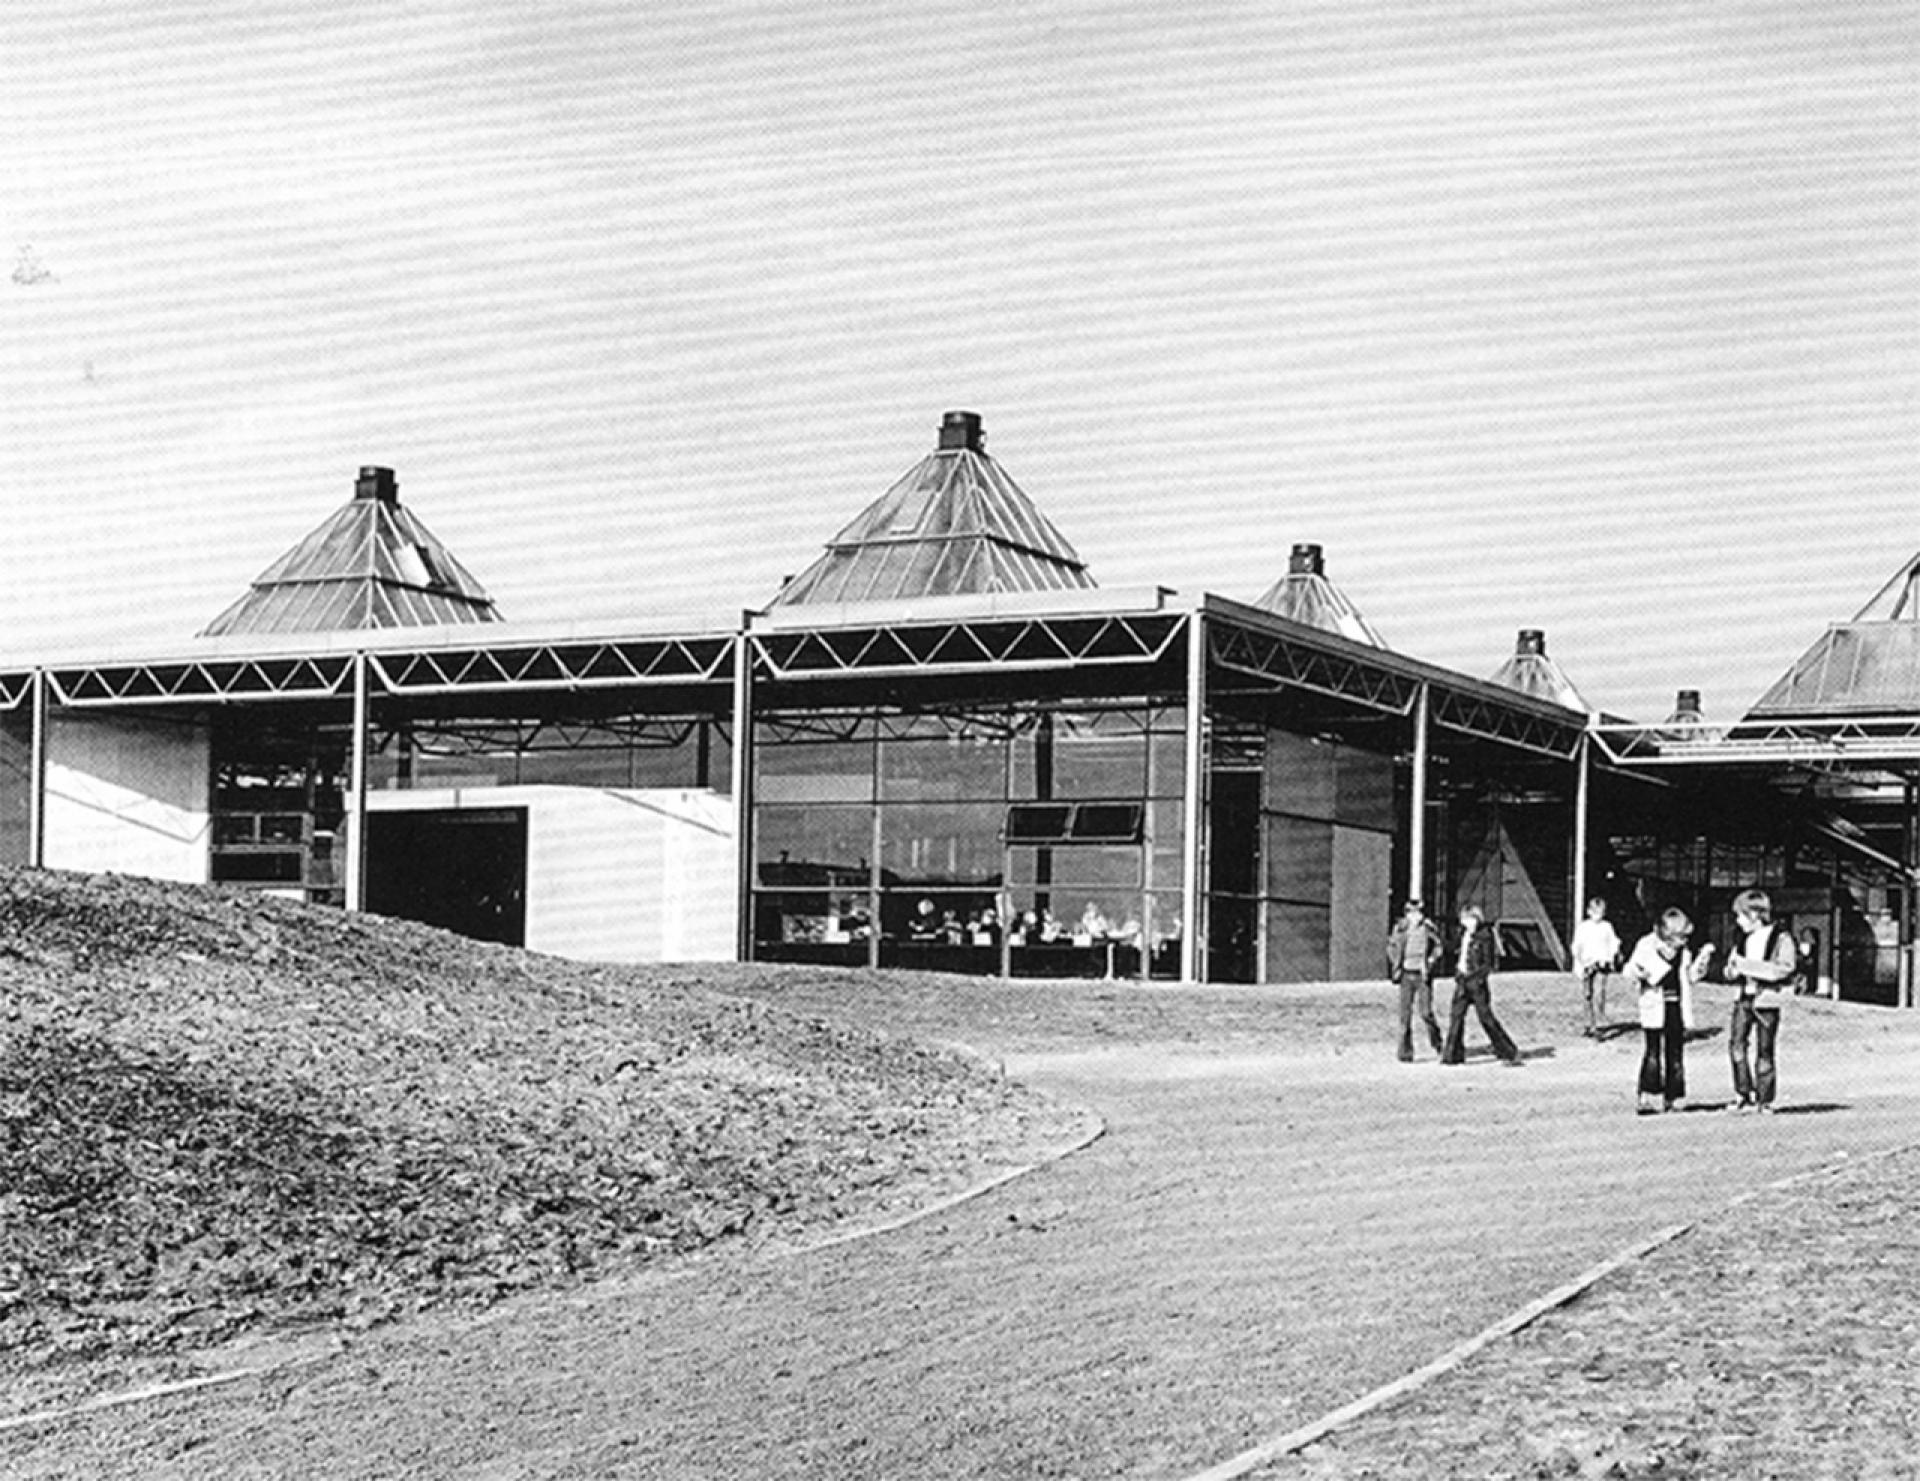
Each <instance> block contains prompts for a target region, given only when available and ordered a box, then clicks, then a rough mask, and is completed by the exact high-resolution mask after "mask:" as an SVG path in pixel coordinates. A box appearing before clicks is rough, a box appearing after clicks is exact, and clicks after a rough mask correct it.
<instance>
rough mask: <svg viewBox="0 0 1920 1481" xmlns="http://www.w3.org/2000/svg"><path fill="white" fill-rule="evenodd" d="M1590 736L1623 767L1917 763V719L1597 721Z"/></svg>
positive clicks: (1838, 768)
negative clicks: (1726, 722) (1713, 722)
mask: <svg viewBox="0 0 1920 1481" xmlns="http://www.w3.org/2000/svg"><path fill="white" fill-rule="evenodd" d="M1593 735H1594V739H1595V741H1596V742H1597V743H1598V744H1599V746H1600V748H1601V749H1602V750H1603V751H1604V752H1605V753H1606V755H1607V757H1608V759H1609V760H1611V761H1613V762H1615V763H1616V764H1618V765H1621V766H1646V767H1654V766H1734V765H1749V766H1752V765H1761V766H1764V765H1775V766H1780V765H1786V766H1794V767H1800V768H1804V769H1806V770H1813V771H1835V772H1844V771H1851V770H1872V769H1875V768H1878V767H1893V768H1896V769H1901V770H1910V769H1912V768H1913V767H1914V766H1915V765H1916V764H1917V763H1920V714H1904V715H1902V714H1892V715H1856V716H1832V717H1827V718H1824V719H1802V718H1795V719H1792V720H1784V719H1783V720H1740V721H1736V722H1735V723H1733V724H1731V725H1707V724H1675V723H1673V722H1667V723H1665V724H1660V725H1627V724H1623V723H1620V722H1602V723H1601V724H1598V725H1596V726H1595V727H1594V730H1593Z"/></svg>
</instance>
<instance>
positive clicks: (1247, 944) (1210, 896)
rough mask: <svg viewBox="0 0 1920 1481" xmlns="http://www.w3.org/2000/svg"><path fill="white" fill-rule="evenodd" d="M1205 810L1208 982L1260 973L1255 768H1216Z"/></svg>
mask: <svg viewBox="0 0 1920 1481" xmlns="http://www.w3.org/2000/svg"><path fill="white" fill-rule="evenodd" d="M1209 791H1210V794H1211V795H1210V798H1209V803H1208V809H1207V981H1209V982H1253V981H1255V980H1256V979H1257V978H1258V977H1259V975H1260V928H1259V919H1258V915H1259V906H1260V902H1259V899H1258V896H1259V893H1260V773H1259V772H1257V771H1216V772H1215V773H1214V774H1213V776H1212V777H1211V778H1210V786H1209Z"/></svg>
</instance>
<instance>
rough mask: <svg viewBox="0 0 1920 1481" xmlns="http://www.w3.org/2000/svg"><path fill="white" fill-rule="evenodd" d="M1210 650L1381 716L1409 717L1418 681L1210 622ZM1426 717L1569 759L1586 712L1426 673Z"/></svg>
mask: <svg viewBox="0 0 1920 1481" xmlns="http://www.w3.org/2000/svg"><path fill="white" fill-rule="evenodd" d="M1207 645H1208V651H1209V653H1210V655H1211V658H1212V661H1213V663H1214V664H1216V665H1217V666H1218V667H1220V668H1222V669H1224V670H1227V671H1228V672H1230V673H1234V674H1239V675H1243V676H1246V677H1249V678H1254V679H1259V680H1262V681H1265V682H1267V683H1270V684H1280V685H1285V686H1287V687H1290V688H1295V689H1304V690H1307V691H1309V692H1311V693H1314V694H1319V695H1324V696H1327V697H1329V698H1332V699H1338V700H1342V701H1345V702H1346V703H1349V704H1354V705H1359V706H1362V707H1364V708H1366V709H1371V710H1374V711H1377V712H1379V713H1381V714H1387V715H1400V716H1411V714H1412V712H1413V707H1414V704H1415V701H1416V700H1417V699H1418V697H1419V692H1420V685H1421V683H1422V682H1423V681H1422V679H1421V678H1420V676H1419V675H1417V674H1414V673H1410V672H1407V671H1405V670H1402V669H1397V668H1394V667H1392V666H1390V665H1389V664H1387V663H1385V662H1382V661H1381V659H1380V656H1379V655H1378V654H1372V655H1368V654H1366V653H1363V652H1361V651H1359V650H1358V649H1356V650H1355V651H1353V652H1347V651H1345V650H1344V649H1341V648H1334V647H1330V646H1327V645H1325V644H1322V643H1314V642H1306V641H1302V640H1300V639H1297V638H1294V637H1292V636H1290V635H1288V634H1285V633H1279V632H1273V631H1269V630H1266V629H1256V628H1252V627H1247V626H1242V625H1240V624H1237V623H1227V622H1222V621H1219V620H1217V619H1216V620H1214V621H1212V622H1210V623H1209V624H1208V644H1207ZM1424 682H1426V683H1427V685H1428V689H1429V693H1430V700H1429V709H1428V715H1429V717H1430V719H1431V721H1432V723H1433V724H1434V725H1435V726H1436V727H1437V728H1441V729H1446V730H1451V731H1455V732H1457V733H1459V734H1461V735H1467V736H1471V737H1473V738H1474V739H1476V740H1490V741H1497V742H1499V743H1501V744H1503V745H1508V746H1513V747H1516V748H1518V749H1520V750H1525V751H1532V752H1536V753H1538V754H1540V755H1544V756H1551V757H1554V758H1556V759H1561V760H1564V759H1568V758H1570V757H1571V756H1572V755H1573V754H1574V751H1575V749H1576V748H1577V747H1578V745H1579V742H1580V736H1581V734H1582V732H1583V730H1584V728H1585V725H1584V717H1578V716H1575V715H1574V714H1573V713H1572V712H1564V713H1555V712H1554V709H1553V708H1551V707H1548V706H1546V705H1542V704H1534V703H1531V702H1528V701H1527V700H1525V698H1524V697H1523V696H1513V697H1512V698H1511V699H1509V698H1508V697H1506V696H1503V695H1495V694H1489V693H1479V692H1476V691H1473V690H1469V689H1466V688H1459V687H1454V686H1450V685H1447V684H1445V683H1442V682H1440V681H1437V680H1434V679H1427V680H1425V681H1424Z"/></svg>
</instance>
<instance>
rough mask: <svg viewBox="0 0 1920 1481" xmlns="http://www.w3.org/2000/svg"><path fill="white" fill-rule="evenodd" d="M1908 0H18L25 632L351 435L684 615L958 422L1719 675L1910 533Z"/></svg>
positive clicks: (1579, 642) (164, 567) (1161, 555)
mask: <svg viewBox="0 0 1920 1481" xmlns="http://www.w3.org/2000/svg"><path fill="white" fill-rule="evenodd" d="M1917 83H1920V10H1917V9H1916V8H1915V7H1914V6H1912V5H1911V4H1910V3H1906V0H1899V3H1892V0H1889V3H1882V0H1844V3H1826V4H1823V3H1818V0H1790V3H1774V0H1766V3H1742V0H1707V3H1697V0H1650V3H1639V0H1592V3H1584V0H1582V3H1576V0H1568V3H1539V0H1532V3H1529V0H1512V3H1507V4H1492V3H1463V0H1438V3H1431V4H1417V3H1412V0H1408V3H1398V4H1369V3H1365V0H1325V3H1320V0H1295V3H1288V4H1284V5H1282V4H1272V3H1261V4H1221V3H1207V0H1196V3H1189V4H1185V5H1182V6H1179V7H1172V6H1166V5H1162V4H1157V3H1156V4H1112V5H1097V4H1060V3H1048V0H1025V3H1018V4H1015V3H1002V0H979V3H975V4H972V5H970V6H968V7H965V8H964V9H955V10H953V11H951V12H947V13H942V11H941V10H940V9H938V8H935V7H929V6H925V5H916V4H907V3H893V0H871V3H851V4H830V3H825V0H814V3H804V4H801V3H758V0H741V3H734V4H721V3H711V4H698V3H672V0H664V3H662V0H649V3H647V4H645V5H640V4H632V3H627V0H620V3H571V4H557V5H554V6H537V7H536V6H527V5H525V4H524V3H522V0H472V3H467V4H455V3H449V0H398V3H396V0H381V3H377V4H371V3H369V4H359V3H352V0H341V3H336V4H330V5H328V6H325V7H320V6H314V5H312V4H310V3H309V0H247V3H232V4H228V3H221V0H208V3H203V4H175V3H168V0H149V3H146V4H142V5H137V6H136V5H130V4H129V5H117V6H101V5H98V4H96V3H91V0H87V3H80V0H73V3H62V0H12V3H10V4H9V5H7V6H6V7H4V8H0V274H5V276H0V458H4V461H3V462H0V501H4V508H5V511H6V516H7V517H6V528H5V533H4V535H3V536H0V539H3V540H4V542H5V544H4V551H5V557H4V563H3V566H0V654H4V655H6V656H7V657H9V658H12V659H21V660H33V659H36V658H42V657H46V656H48V655H49V654H51V653H54V652H60V653H69V652H74V653H80V654H83V655H85V656H88V657H91V658H101V659H104V658H108V657H118V656H124V655H128V654H138V655H142V656H160V655H176V654H179V653H183V652H190V651H191V650H192V648H193V634H194V633H195V632H197V631H198V629H199V628H200V627H201V626H203V625H204V624H205V623H206V622H207V621H209V620H210V619H211V618H212V617H213V616H214V615H215V614H216V613H218V612H219V611H220V610H221V609H222V608H224V607H225V606H226V605H227V604H228V603H229V602H231V601H232V600H233V599H234V598H235V597H237V596H239V595H240V594H241V593H242V592H243V591H244V590H245V588H246V585H247V583H248V582H249V581H250V580H251V579H252V578H253V577H254V576H255V575H257V574H258V573H259V572H260V571H261V570H262V569H264V568H265V567H266V566H267V565H268V564H269V563H271V562H272V561H273V560H274V559H275V558H276V557H278V556H279V555H280V554H281V553H282V552H283V551H285V550H286V549H287V548H288V547H290V546H291V545H293V544H294V543H295V542H296V541H298V540H299V539H300V538H301V537H302V536H303V535H304V534H306V533H307V532H308V531H309V530H311V529H312V528H313V527H314V526H315V525H317V524H319V523H320V522H321V521H322V520H323V519H324V518H325V517H326V516H327V515H328V514H330V513H331V512H332V511H333V510H334V509H335V508H337V507H338V506H339V505H340V504H342V503H344V502H345V501H346V500H347V499H348V498H349V497H350V496H351V493H352V486H353V478H354V474H355V471H356V470H357V468H358V467H360V466H361V465H363V464H379V465H385V466H389V467H393V468H395V469H397V470H398V476H399V485H400V497H401V499H402V501H403V502H404V503H406V504H407V505H408V506H409V507H410V508H412V509H413V510H414V512H415V513H416V514H418V515H419V516H420V517H421V518H422V519H423V520H425V522H426V523H427V525H428V527H429V528H431V529H432V530H433V531H434V532H435V533H436V534H437V535H438V536H439V537H440V538H441V539H442V540H443V541H444V542H445V543H446V544H447V545H448V546H449V547H450V548H451V549H452V550H453V551H454V552H455V554H456V555H458V556H459V558H460V559H461V561H462V562H463V563H464V564H465V565H466V566H467V567H468V568H469V569H470V570H471V571H473V572H474V574H475V575H476V576H477V577H478V578H479V579H480V581H481V582H482V583H483V584H484V585H485V586H486V587H487V588H488V589H489V591H490V592H491V593H492V595H493V596H494V598H495V599H496V601H497V602H498V604H499V607H500V610H501V611H502V613H503V615H505V616H506V617H508V618H509V619H511V620H514V621H521V622H527V623H533V624H540V625H560V624H566V623H581V624H587V625H606V626H616V627H617V626H619V625H621V624H632V625H634V626H636V627H657V626H660V625H669V626H679V627H683V628H688V629H690V630H702V629H705V628H708V627H713V626H727V625H731V624H732V623H734V622H736V621H737V620H738V618H739V615H740V613H741V611H742V610H743V609H746V608H754V607H759V606H761V605H764V604H765V602H766V601H767V600H768V599H769V598H770V597H771V596H772V594H773V593H774V591H775V590H776V589H777V588H778V586H779V584H780V582H781V580H782V579H783V578H784V577H785V576H787V575H788V574H791V573H793V572H796V571H799V570H801V569H803V568H804V567H805V566H806V565H807V564H808V563H809V562H811V561H812V560H813V559H814V558H815V557H816V556H817V555H818V554H819V553H820V551H821V549H822V548H823V546H824V544H825V542H826V541H827V540H828V539H829V538H830V537H831V536H832V535H833V534H834V533H835V532H836V531H837V530H838V529H839V528H840V527H841V526H843V525H844V524H846V523H847V522H848V521H850V520H851V519H852V518H853V517H854V515H856V514H857V513H858V512H859V511H860V510H861V509H862V508H863V507H864V506H865V505H867V504H868V503H870V502H871V501H872V500H873V499H875V498H877V497H879V496H880V495H881V494H882V493H883V492H884V491H885V490H886V489H887V487H888V486H889V485H890V484H891V483H892V482H893V481H894V480H895V479H896V478H898V477H899V476H900V475H901V474H902V473H904V472H906V471H907V470H908V469H909V468H910V467H912V466H913V464H914V463H916V462H917V461H918V460H919V459H920V458H921V457H923V456H924V455H925V454H926V453H927V452H929V451H931V450H932V448H933V446H934V441H935V435H936V429H937V426H938V424H939V421H940V417H941V415H942V413H943V412H945V411H947V410H949V409H955V408H966V409H970V410H974V411H977V412H979V413H980V414H981V415H982V417H983V418H984V420H985V426H986V434H987V447H988V450H989V451H990V452H991V453H992V454H993V455H994V456H995V458H996V459H997V460H998V461H999V462H1000V463H1001V464H1002V466H1003V467H1004V468H1005V469H1006V470H1007V471H1008V473H1010V474H1011V475H1012V477H1013V478H1014V479H1015V481H1016V482H1018V483H1019V484H1020V486H1021V487H1022V488H1023V489H1024V490H1025V491H1026V492H1027V493H1028V494H1029V495H1030V496H1031V497H1032V498H1033V499H1034V501H1035V502H1036V503H1037V504H1038V505H1039V506H1040V508H1041V509H1042V510H1043V511H1044V512H1045V513H1046V514H1047V515H1048V516H1049V517H1050V518H1051V519H1052V520H1053V522H1054V524H1055V525H1056V526H1058V528H1059V529H1060V530H1061V532H1062V533H1063V534H1064V535H1065V536H1066V538H1067V539H1068V540H1069V541H1070V542H1071V543H1072V544H1073V545H1074V546H1075V547H1076V549H1077V550H1078V551H1079V553H1080V555H1081V556H1082V557H1083V558H1084V559H1085V561H1086V562H1087V564H1088V566H1089V568H1090V570H1091V572H1092V574H1093V576H1094V577H1095V579H1096V580H1097V581H1098V582H1099V583H1100V585H1102V586H1103V587H1142V586H1154V585H1160V586H1168V587H1173V588H1176V589H1178V590H1181V591H1184V592H1197V591H1202V590H1204V591H1212V592H1217V593H1219V594H1221V595H1223V596H1228V597H1232V598H1236V599H1239V600H1243V601H1252V600H1254V599H1256V598H1257V597H1258V596H1259V595H1260V593H1261V592H1263V591H1264V590H1265V589H1266V588H1267V587H1268V586H1269V585H1270V584H1271V583H1272V582H1273V581H1274V580H1275V579H1276V578H1277V577H1278V576H1279V575H1280V574H1281V572H1282V571H1284V569H1285V567H1286V561H1287V553H1288V550H1289V548H1290V547H1291V546H1292V544H1294V543H1295V542H1298V541H1314V542H1318V543H1320V544H1322V545H1323V546H1324V547H1325V549H1326V558H1327V568H1328V573H1329V575H1330V576H1331V577H1332V579H1333V580H1334V581H1335V583H1336V584H1337V585H1339V586H1340V587H1341V589H1342V590H1343V591H1345V592H1346V594H1347V595H1348V596H1349V597H1350V598H1351V599H1352V600H1353V601H1354V603H1355V604H1356V605H1357V606H1358V607H1359V608H1360V610H1361V611H1362V612H1363V613H1364V614H1365V615H1366V616H1367V618H1368V619H1369V620H1370V621H1371V622H1372V623H1373V624H1374V626H1375V627H1377V628H1379V629H1380V630H1381V631H1382V632H1383V633H1384V635H1385V636H1386V638H1387V640H1388V641H1389V642H1390V643H1391V645H1392V646H1393V647H1395V648H1396V649H1398V650H1400V651H1402V652H1404V653H1407V654H1410V655H1412V656H1414V657H1417V658H1421V659H1425V660H1428V661H1430V662H1434V663H1438V664H1442V665H1445V666H1446V667H1448V668H1452V669H1456V670H1459V671H1461V672H1465V673H1468V674H1474V675H1483V676H1484V675H1488V674H1491V673H1492V672H1493V671H1494V670H1495V669H1496V668H1498V667H1499V666H1500V664H1501V663H1502V661H1503V660H1504V659H1505V658H1506V657H1507V656H1508V655H1509V654H1510V653H1511V652H1512V651H1513V647H1514V641H1515V634H1516V632H1517V631H1518V630H1519V629H1521V628H1541V629H1544V630H1545V631H1546V633H1547V635H1548V647H1549V651H1550V652H1551V653H1552V655H1553V656H1554V657H1555V658H1556V659H1557V660H1558V661H1559V662H1560V663H1561V665H1562V666H1563V668H1564V669H1565V670H1566V672H1567V673H1568V674H1569V676H1570V677H1571V678H1572V679H1573V681H1574V683H1575V684H1576V685H1577V686H1578V687H1579V688H1580V689H1581V690H1582V691H1583V692H1584V694H1585V695H1586V697H1587V699H1588V700H1589V701H1590V702H1591V703H1592V704H1594V705H1595V706H1597V707H1599V708H1602V709H1605V710H1607V711H1610V712H1613V713H1616V714H1622V715H1626V716H1629V717H1633V718H1642V719H1655V718H1660V717H1661V716H1663V715H1665V714H1666V713H1667V712H1669V711H1670V710H1671V708H1672V703H1673V697H1674V692H1675V690H1676V689H1678V688H1697V689H1700V690H1702V691H1703V693H1704V696H1705V707H1706V711H1707V714H1708V716H1709V717H1710V718H1731V717H1732V716H1733V715H1735V714H1737V713H1739V712H1740V711H1742V710H1744V709H1745V708H1746V707H1747V706H1748V705H1749V704H1750V703H1752V701H1753V700H1754V699H1755V698H1757V697H1758V696H1759V694H1760V693H1761V692H1763V691H1764V690H1765V689H1766V687H1767V686H1768V685H1769V684H1770V683H1771V682H1772V681H1773V679H1774V678H1776V677H1777V676H1778V675H1779V674H1780V673H1781V672H1782V671H1783V670H1784V669H1785V668H1786V667H1787V666H1788V664H1789V663H1791V662H1792V660H1793V659H1794V658H1795V657H1797V656H1798V655H1799V654H1800V653H1801V652H1802V651H1804V650H1805V649H1806V648H1807V647H1808V646H1809V645H1811V644H1812V643H1813V642H1814V640H1815V639H1816V638H1817V637H1818V636H1819V635H1820V633H1821V632H1822V631H1823V630H1824V628H1825V626H1826V624H1827V623H1829V622H1832V621H1838V620H1844V619H1845V618H1847V617H1849V616H1851V615H1852V614H1853V612H1854V611H1856V610H1857V609H1858V608H1859V607H1860V606H1862V605H1863V604H1864V603H1865V602H1866V600H1867V598H1868V597H1869V596H1871V595H1872V593H1873V592H1874V591H1875V590H1876V589H1877V588H1878V587H1879V586H1880V585H1881V584H1882V583H1883V582H1884V581H1885V580H1886V579H1887V578H1888V577H1889V576H1890V575H1891V574H1892V573H1893V572H1894V571H1895V570H1897V569H1898V568H1899V567H1900V566H1901V564H1902V563H1903V562H1905V561H1907V560H1908V559H1909V558H1911V557H1912V556H1913V555H1914V554H1915V552H1916V551H1920V519H1916V518H1915V514H1916V495H1917V494H1920V476H1917V475H1920V415H1916V413H1917V412H1920V398H1917V397H1916V386H1917V385H1920V148H1917V147H1916V146H1917V145H1920V137H1917V135H1920V88H1917V87H1916V84H1917Z"/></svg>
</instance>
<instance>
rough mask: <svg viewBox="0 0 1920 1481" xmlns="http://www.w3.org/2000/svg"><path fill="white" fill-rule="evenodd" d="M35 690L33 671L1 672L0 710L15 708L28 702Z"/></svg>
mask: <svg viewBox="0 0 1920 1481" xmlns="http://www.w3.org/2000/svg"><path fill="white" fill-rule="evenodd" d="M32 692H33V672H32V671H31V670H24V671H20V672H15V673H6V672H0V710H15V709H18V708H19V707H20V706H21V705H23V704H25V703H26V699H27V696H28V695H29V694H31V693H32Z"/></svg>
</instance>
